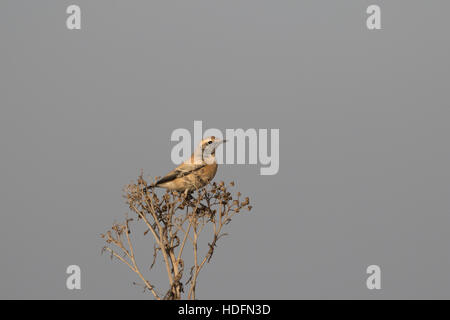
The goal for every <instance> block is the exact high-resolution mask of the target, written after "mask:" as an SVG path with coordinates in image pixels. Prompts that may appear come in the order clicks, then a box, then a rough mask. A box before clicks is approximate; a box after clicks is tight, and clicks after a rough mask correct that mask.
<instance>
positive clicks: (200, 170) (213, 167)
mask: <svg viewBox="0 0 450 320" xmlns="http://www.w3.org/2000/svg"><path fill="white" fill-rule="evenodd" d="M224 142H226V140H221V139H216V137H214V136H212V137H209V138H206V139H203V140H202V141H201V142H200V144H199V145H198V147H197V148H196V149H195V151H194V153H193V154H192V155H191V157H190V158H189V159H188V160H186V161H185V162H183V163H182V164H180V165H179V166H178V167H176V168H175V169H174V170H172V171H170V172H169V173H168V174H166V175H165V176H164V177H162V178H161V179H159V180H158V181H156V182H155V183H153V184H151V185H150V186H148V187H147V188H145V189H144V192H145V191H147V189H149V188H155V187H159V188H165V189H168V190H171V191H178V192H184V193H185V194H186V195H187V194H189V193H190V192H192V191H194V190H196V189H200V188H202V187H204V186H205V185H207V184H208V183H209V182H210V181H211V180H212V179H213V178H214V176H215V175H216V172H217V162H216V148H217V147H218V146H220V145H221V144H222V143H224Z"/></svg>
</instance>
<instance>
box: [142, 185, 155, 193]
mask: <svg viewBox="0 0 450 320" xmlns="http://www.w3.org/2000/svg"><path fill="white" fill-rule="evenodd" d="M154 187H156V185H155V183H152V184H151V185H149V186H146V187H144V189H142V191H144V193H147V191H148V190H150V189H153V188H154Z"/></svg>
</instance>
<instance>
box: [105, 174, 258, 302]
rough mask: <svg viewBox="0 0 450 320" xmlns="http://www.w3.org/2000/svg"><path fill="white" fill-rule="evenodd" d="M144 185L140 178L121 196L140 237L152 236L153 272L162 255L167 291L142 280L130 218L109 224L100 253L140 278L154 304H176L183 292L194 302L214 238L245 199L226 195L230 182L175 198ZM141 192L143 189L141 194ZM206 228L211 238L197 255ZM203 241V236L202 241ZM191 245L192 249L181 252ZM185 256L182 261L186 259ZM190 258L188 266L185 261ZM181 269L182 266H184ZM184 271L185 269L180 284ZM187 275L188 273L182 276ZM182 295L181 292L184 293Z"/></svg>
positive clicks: (244, 206) (173, 194)
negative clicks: (142, 226) (138, 225)
mask: <svg viewBox="0 0 450 320" xmlns="http://www.w3.org/2000/svg"><path fill="white" fill-rule="evenodd" d="M147 185H148V184H147V182H146V181H145V180H144V178H143V176H142V174H141V176H140V177H139V178H138V180H137V182H136V183H131V184H129V185H127V186H126V187H125V198H126V200H127V204H128V205H129V207H130V210H131V211H132V212H133V214H135V215H136V216H137V221H140V222H142V223H143V224H145V230H146V231H145V233H144V234H147V233H149V232H150V233H151V234H152V235H153V238H154V246H153V262H152V264H151V266H150V269H152V268H153V267H154V265H155V262H156V260H157V256H158V254H160V255H161V256H162V260H163V265H164V268H165V269H166V271H167V276H168V280H169V288H168V290H167V291H163V292H162V293H161V292H160V291H158V290H157V289H156V288H155V287H154V286H153V285H152V284H151V282H150V281H149V280H148V279H147V278H146V277H145V276H144V274H143V272H142V271H141V270H142V269H141V268H140V267H139V266H138V264H137V262H136V256H135V250H134V245H133V239H132V237H131V227H130V225H131V222H132V221H133V220H134V219H132V218H128V217H126V219H125V221H124V222H123V223H122V224H114V225H113V226H112V228H111V230H109V231H108V232H106V233H105V234H102V238H104V239H105V241H106V243H107V244H106V246H105V247H104V248H103V251H102V252H109V253H110V255H111V258H114V257H115V258H117V259H118V260H120V261H121V262H123V263H124V264H126V265H127V266H128V267H129V268H130V269H131V270H132V271H133V272H135V273H136V274H137V276H138V277H139V278H140V280H141V282H142V283H140V285H142V286H143V287H144V290H148V291H150V292H151V293H152V294H153V296H154V297H155V299H157V300H177V299H181V298H182V295H183V294H184V295H185V297H184V298H187V299H195V298H196V286H197V281H198V275H199V273H200V271H201V270H202V268H203V267H204V266H205V264H207V263H209V262H210V260H211V258H212V256H213V254H214V250H215V248H216V246H217V242H218V240H219V239H220V238H221V237H223V236H224V235H226V233H224V232H223V230H222V229H223V227H224V226H225V225H227V224H228V223H230V221H231V219H232V218H233V217H234V216H235V215H236V214H239V213H240V212H241V210H243V209H246V210H251V208H252V207H251V206H250V204H249V198H248V197H247V198H245V199H242V197H241V194H240V192H238V193H237V194H236V195H235V196H234V197H233V196H232V195H231V193H230V192H229V191H228V189H229V188H232V187H234V182H231V183H230V184H229V185H225V183H224V182H220V183H218V184H217V183H212V184H210V185H209V186H206V187H205V188H202V189H200V190H197V191H195V192H194V193H191V194H188V195H186V194H184V193H183V194H179V193H177V192H169V191H166V192H165V193H163V194H162V196H161V197H158V195H157V194H156V192H155V189H146V186H147ZM144 190H145V191H144ZM207 227H210V228H211V229H210V230H211V231H212V232H210V234H211V235H212V239H211V240H210V242H208V247H207V248H208V249H207V250H206V253H204V255H202V254H201V252H199V251H200V250H199V244H200V242H199V240H200V236H201V235H205V236H206V232H203V233H202V231H204V230H205V229H206V228H207ZM202 239H203V238H202ZM188 242H189V243H190V247H192V250H189V251H186V250H185V249H186V248H187V247H186V244H187V243H188ZM189 252H190V254H191V255H190V256H189V257H187V255H189ZM188 260H192V261H193V262H192V266H191V268H190V269H189V268H187V266H185V261H188ZM185 267H186V268H185ZM185 270H189V273H188V274H187V275H186V277H188V278H187V279H186V280H184V278H183V276H184V275H185ZM186 273H187V272H186ZM185 291H186V292H185Z"/></svg>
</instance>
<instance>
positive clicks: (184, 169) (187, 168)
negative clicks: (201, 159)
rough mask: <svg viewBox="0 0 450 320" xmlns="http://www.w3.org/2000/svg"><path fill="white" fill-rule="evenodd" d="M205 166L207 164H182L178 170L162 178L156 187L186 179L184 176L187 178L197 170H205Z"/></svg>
mask: <svg viewBox="0 0 450 320" xmlns="http://www.w3.org/2000/svg"><path fill="white" fill-rule="evenodd" d="M204 166H206V164H205V163H190V162H185V163H182V164H181V165H179V166H178V167H177V168H175V169H174V170H172V171H170V172H169V173H168V174H166V175H165V176H164V177H162V178H161V179H159V180H158V181H156V183H155V186H158V185H159V184H161V183H165V182H169V181H172V180H175V179H177V178H181V177H184V176H186V175H188V174H190V173H192V172H194V171H197V170H199V169H201V168H203V167H204Z"/></svg>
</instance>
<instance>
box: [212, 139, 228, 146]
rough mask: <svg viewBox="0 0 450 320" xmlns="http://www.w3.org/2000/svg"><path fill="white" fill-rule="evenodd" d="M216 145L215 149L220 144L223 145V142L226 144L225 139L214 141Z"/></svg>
mask: <svg viewBox="0 0 450 320" xmlns="http://www.w3.org/2000/svg"><path fill="white" fill-rule="evenodd" d="M215 142H216V143H215V144H216V147H218V146H220V145H221V144H222V143H225V142H227V140H225V139H222V140H216V141H215Z"/></svg>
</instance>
